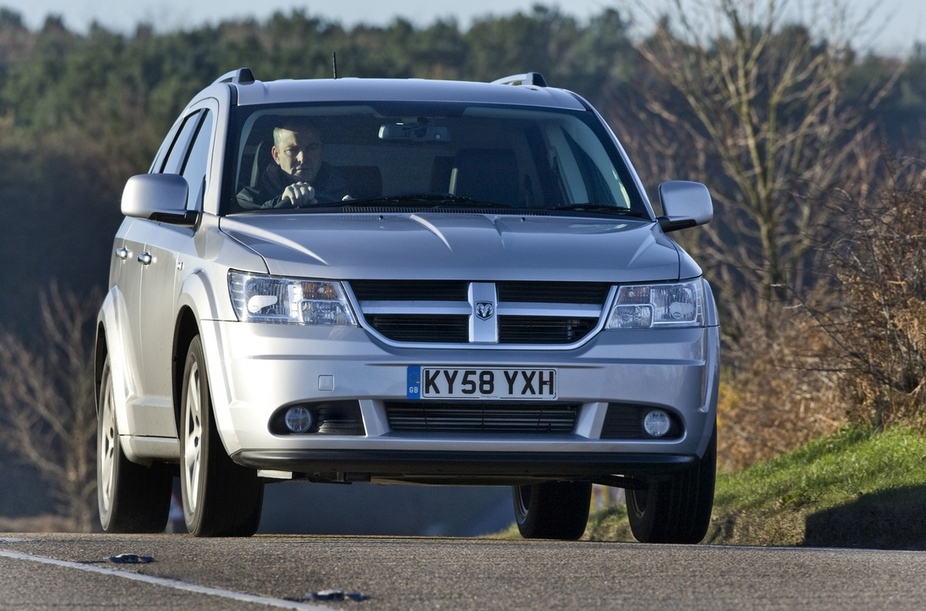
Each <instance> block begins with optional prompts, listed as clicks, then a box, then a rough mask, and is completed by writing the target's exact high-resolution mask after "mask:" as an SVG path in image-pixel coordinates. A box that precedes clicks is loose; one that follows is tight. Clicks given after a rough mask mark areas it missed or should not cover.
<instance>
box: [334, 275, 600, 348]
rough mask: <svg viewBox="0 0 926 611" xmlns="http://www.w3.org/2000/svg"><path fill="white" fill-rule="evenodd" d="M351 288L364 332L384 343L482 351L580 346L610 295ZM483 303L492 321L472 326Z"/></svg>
mask: <svg viewBox="0 0 926 611" xmlns="http://www.w3.org/2000/svg"><path fill="white" fill-rule="evenodd" d="M349 285H350V289H351V291H352V292H353V294H354V297H356V299H357V301H358V302H359V305H360V310H361V314H362V315H363V320H364V321H365V323H366V325H367V326H369V327H370V328H372V329H374V330H375V331H376V332H377V333H379V334H380V335H382V336H383V337H385V338H386V339H389V340H392V341H395V342H404V343H443V344H481V345H486V344H490V343H495V338H496V337H497V340H498V341H497V343H498V344H525V345H535V346H536V345H569V344H575V343H578V342H580V341H582V340H583V339H584V338H586V337H588V335H589V334H590V333H592V332H593V331H594V330H595V328H596V327H597V326H598V324H599V320H600V318H601V316H602V313H603V311H604V307H605V304H606V302H607V298H608V294H609V292H610V290H611V285H610V284H607V283H602V282H534V281H530V282H526V281H502V282H495V283H491V282H478V283H470V282H466V281H456V280H436V281H414V280H352V281H351V282H350V283H349ZM473 287H478V289H474V288H473ZM477 294H478V295H479V296H478V297H476V296H474V295H477ZM486 295H488V296H489V297H488V298H487V297H486ZM486 302H488V305H489V306H490V309H491V311H492V314H491V315H490V317H489V318H488V319H483V320H479V321H476V320H475V317H476V315H477V305H478V306H479V307H480V308H481V311H480V313H482V314H484V313H485V311H486V307H485V306H486ZM487 325H488V327H487ZM492 325H494V329H495V331H494V332H492ZM487 329H488V331H487Z"/></svg>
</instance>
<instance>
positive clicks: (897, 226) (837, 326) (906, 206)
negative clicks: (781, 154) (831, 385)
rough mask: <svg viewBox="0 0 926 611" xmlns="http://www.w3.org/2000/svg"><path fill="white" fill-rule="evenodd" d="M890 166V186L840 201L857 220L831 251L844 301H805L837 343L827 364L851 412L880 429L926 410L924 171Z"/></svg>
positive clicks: (829, 260)
mask: <svg viewBox="0 0 926 611" xmlns="http://www.w3.org/2000/svg"><path fill="white" fill-rule="evenodd" d="M889 166H890V176H891V177H892V179H893V181H894V182H893V184H892V186H891V188H886V189H883V190H881V191H879V192H878V193H876V194H874V195H873V196H872V197H869V198H867V200H866V201H865V203H864V205H859V202H857V201H853V200H852V199H850V198H848V197H847V198H846V199H845V200H843V202H841V206H840V210H839V211H840V214H844V215H845V216H846V217H847V218H848V219H849V220H850V221H851V222H849V223H847V224H846V225H845V229H844V230H843V231H842V232H841V235H840V239H838V240H836V241H834V242H833V244H832V247H831V248H829V249H828V250H827V254H826V269H827V272H828V274H829V275H831V277H832V279H833V282H832V283H831V284H832V286H833V287H834V293H836V295H837V296H838V299H837V300H833V301H832V302H830V303H826V302H824V303H809V304H807V305H808V308H807V309H808V311H809V312H810V313H811V314H812V315H813V316H814V317H815V319H816V320H817V322H818V323H819V324H820V327H821V328H822V329H823V330H824V331H825V332H826V333H827V335H828V336H829V338H830V339H831V341H832V343H833V344H834V345H835V346H836V349H835V350H831V351H829V358H828V359H827V362H828V366H829V368H830V369H831V370H832V371H834V372H838V374H839V375H840V378H841V382H842V383H841V384H840V387H841V388H842V389H843V392H844V394H845V395H847V399H849V401H848V403H849V404H850V405H852V406H853V410H852V413H851V414H850V415H851V417H852V418H853V419H854V420H857V421H862V422H870V423H873V424H875V425H876V426H887V425H889V424H891V423H892V422H893V421H898V420H899V421H907V422H910V421H916V419H917V417H918V416H920V415H921V414H922V412H923V409H924V407H926V269H924V262H926V169H924V166H923V162H922V161H913V160H909V159H907V160H892V161H891V163H890V164H889Z"/></svg>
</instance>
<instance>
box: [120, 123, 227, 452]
mask: <svg viewBox="0 0 926 611" xmlns="http://www.w3.org/2000/svg"><path fill="white" fill-rule="evenodd" d="M213 117H214V112H213V111H211V110H209V109H206V108H203V109H197V110H195V111H194V112H193V113H191V114H190V116H189V117H188V118H187V120H186V122H185V124H184V127H183V128H182V129H181V131H180V132H179V135H178V140H177V143H176V145H175V149H174V150H172V152H171V154H170V155H169V156H168V158H167V160H166V162H165V164H164V167H163V168H162V171H163V173H171V174H180V175H182V176H184V178H186V179H187V182H188V184H189V191H188V194H187V209H188V210H191V211H197V212H201V211H202V197H203V193H204V190H205V177H206V168H207V165H208V159H209V155H210V151H211V145H212V141H213V137H212V136H213V126H214V119H213ZM194 235H195V228H193V227H189V226H184V225H176V224H171V223H166V222H154V221H149V222H148V227H147V231H146V235H145V237H146V241H145V244H144V247H143V249H142V250H141V251H140V253H139V255H138V261H139V263H140V267H141V281H140V293H139V300H138V307H139V310H138V319H137V320H138V321H139V324H138V327H139V333H140V340H139V341H140V344H141V348H142V350H141V365H142V367H141V376H140V377H141V383H142V385H143V387H144V389H145V412H144V414H139V417H141V418H144V424H145V426H144V429H145V430H146V431H147V434H149V435H154V436H171V437H172V436H176V434H177V433H176V425H175V419H174V405H173V392H172V384H173V378H172V365H173V340H174V330H175V324H176V319H177V296H178V292H179V289H180V286H181V282H182V279H183V277H185V275H186V274H187V273H189V270H190V269H192V268H195V267H196V264H195V257H196V250H195V245H194V243H193V238H194Z"/></svg>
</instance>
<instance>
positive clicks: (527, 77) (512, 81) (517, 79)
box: [492, 72, 547, 87]
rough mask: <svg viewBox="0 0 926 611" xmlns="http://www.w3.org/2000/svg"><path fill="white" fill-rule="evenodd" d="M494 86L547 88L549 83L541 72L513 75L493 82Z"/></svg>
mask: <svg viewBox="0 0 926 611" xmlns="http://www.w3.org/2000/svg"><path fill="white" fill-rule="evenodd" d="M492 83H493V84H494V85H515V86H518V85H533V86H534V87H546V86H547V81H546V79H545V78H543V75H542V74H540V73H539V72H525V73H524V74H512V75H511V76H506V77H504V78H500V79H498V80H497V81H492Z"/></svg>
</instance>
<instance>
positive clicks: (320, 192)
mask: <svg viewBox="0 0 926 611" xmlns="http://www.w3.org/2000/svg"><path fill="white" fill-rule="evenodd" d="M299 181H300V179H299V178H297V177H295V176H293V175H292V174H287V173H286V172H284V171H283V170H281V169H280V166H278V165H277V164H276V163H271V164H270V165H268V166H267V169H266V170H265V171H264V174H263V175H262V176H261V178H260V181H259V182H258V183H257V186H256V187H245V188H243V189H241V191H239V192H238V195H237V197H236V199H237V200H238V205H239V206H241V207H242V208H245V209H247V210H256V209H263V208H288V207H292V203H290V201H289V200H288V199H286V200H284V199H283V189H285V188H286V187H288V186H289V185H291V184H293V183H296V182H299ZM310 184H311V185H312V187H313V188H314V189H315V201H316V202H318V203H319V204H330V203H332V202H339V201H341V200H343V199H344V197H345V196H346V195H347V194H348V192H347V182H346V181H345V180H344V177H343V176H341V174H340V173H339V172H338V171H337V169H335V168H334V167H333V166H331V165H329V164H328V163H326V162H322V165H321V168H319V170H318V175H317V176H316V177H315V180H313V181H312V182H311V183H310Z"/></svg>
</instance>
